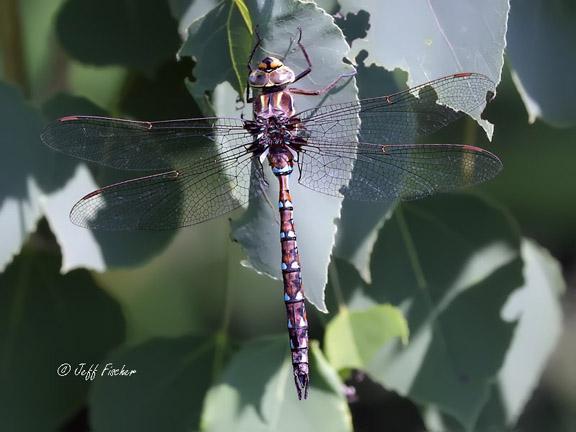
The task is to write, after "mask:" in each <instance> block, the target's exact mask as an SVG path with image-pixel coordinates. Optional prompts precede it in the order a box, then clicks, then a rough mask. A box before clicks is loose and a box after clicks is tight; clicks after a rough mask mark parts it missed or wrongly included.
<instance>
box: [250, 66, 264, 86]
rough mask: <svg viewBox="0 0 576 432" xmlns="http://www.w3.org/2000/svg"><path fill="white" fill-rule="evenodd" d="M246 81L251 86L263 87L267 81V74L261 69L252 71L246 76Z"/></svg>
mask: <svg viewBox="0 0 576 432" xmlns="http://www.w3.org/2000/svg"><path fill="white" fill-rule="evenodd" d="M248 82H249V83H250V85H251V86H252V87H264V86H265V85H266V84H267V83H268V74H267V73H266V72H262V71H259V70H257V71H254V72H252V73H251V74H250V76H249V77H248Z"/></svg>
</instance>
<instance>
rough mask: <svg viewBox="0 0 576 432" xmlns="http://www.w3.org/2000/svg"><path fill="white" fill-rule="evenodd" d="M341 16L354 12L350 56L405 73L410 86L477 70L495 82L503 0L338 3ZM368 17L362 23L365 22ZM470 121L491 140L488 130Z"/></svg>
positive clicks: (483, 122)
mask: <svg viewBox="0 0 576 432" xmlns="http://www.w3.org/2000/svg"><path fill="white" fill-rule="evenodd" d="M340 4H341V5H342V9H341V13H342V14H343V15H348V14H358V15H361V16H362V17H363V18H364V19H361V20H353V23H354V24H353V25H352V26H351V29H350V31H351V34H354V35H364V34H366V37H365V38H362V39H357V40H355V41H354V42H353V43H352V52H353V53H354V55H356V53H359V52H360V51H362V50H366V51H367V52H368V59H367V60H366V62H367V63H372V62H373V63H375V64H376V65H378V66H384V67H385V68H386V69H388V70H394V69H395V68H400V69H403V70H405V71H406V72H408V73H409V80H408V84H409V86H410V87H413V86H414V85H417V84H421V83H424V82H427V81H430V80H431V79H434V78H439V77H441V76H445V75H450V74H452V73H455V72H478V73H482V74H484V75H486V76H488V77H490V78H491V79H492V80H493V81H494V82H495V83H498V82H499V81H500V73H501V70H502V66H503V64H504V47H505V46H506V39H505V36H506V23H507V18H508V9H509V5H508V0H488V1H482V2H477V1H474V0H450V1H428V2H424V3H422V2H397V1H391V0H385V1H380V2H371V1H369V0H341V1H340ZM366 14H367V15H368V17H367V18H368V19H365V18H366ZM480 113H481V109H479V110H477V111H476V112H475V113H474V118H475V119H476V120H477V121H478V122H479V123H480V124H481V125H482V127H484V129H485V130H486V132H487V133H488V135H489V136H492V131H493V126H492V125H491V124H490V123H488V122H487V121H486V120H481V119H480Z"/></svg>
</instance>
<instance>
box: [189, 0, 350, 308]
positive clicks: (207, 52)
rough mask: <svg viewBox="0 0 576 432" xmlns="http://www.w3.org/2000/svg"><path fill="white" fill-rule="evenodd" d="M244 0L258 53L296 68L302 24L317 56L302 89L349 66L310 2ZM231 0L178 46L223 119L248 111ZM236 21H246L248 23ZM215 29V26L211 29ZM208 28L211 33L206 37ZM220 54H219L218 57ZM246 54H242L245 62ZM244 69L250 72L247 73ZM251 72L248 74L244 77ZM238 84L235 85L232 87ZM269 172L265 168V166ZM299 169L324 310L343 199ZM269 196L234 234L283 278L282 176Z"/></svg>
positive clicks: (310, 266) (346, 92)
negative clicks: (233, 47) (317, 187)
mask: <svg viewBox="0 0 576 432" xmlns="http://www.w3.org/2000/svg"><path fill="white" fill-rule="evenodd" d="M246 5H247V6H248V10H249V11H250V16H251V18H252V22H253V23H254V25H255V26H256V25H257V26H259V31H260V34H261V36H262V38H263V46H262V49H261V50H258V51H257V52H256V58H261V57H263V56H265V55H274V56H276V57H279V58H283V59H284V60H285V62H286V64H288V65H289V66H290V67H291V68H293V69H294V70H295V71H296V72H297V73H298V72H300V71H303V70H304V69H305V68H306V62H305V59H304V56H303V55H302V53H301V52H300V51H299V50H298V49H297V46H296V45H295V43H294V38H296V37H297V36H298V30H297V29H298V27H301V28H302V29H303V37H302V42H303V44H304V46H306V47H307V49H308V53H309V55H310V58H311V60H312V64H313V71H312V73H311V74H310V75H309V76H308V77H306V78H305V79H303V80H302V81H301V82H299V83H298V87H302V88H308V89H317V88H319V87H322V86H323V85H325V84H327V83H329V82H331V81H332V80H334V79H335V78H337V77H338V76H339V75H340V74H342V73H344V72H346V71H350V70H351V68H350V66H347V65H345V64H344V63H343V62H342V58H343V57H344V56H345V55H346V53H347V45H346V43H345V41H344V38H343V36H342V33H341V32H340V30H339V29H338V27H336V26H335V25H334V23H333V19H332V17H330V16H329V15H327V14H326V13H324V12H323V11H322V10H321V9H319V8H317V7H316V6H315V5H314V4H312V3H304V2H298V1H288V0H283V1H277V2H267V1H263V0H253V1H247V2H246ZM227 7H229V3H228V2H225V3H223V4H222V5H221V6H219V7H217V8H216V9H213V10H212V11H210V12H209V13H208V14H207V15H205V16H203V17H201V18H200V19H198V20H197V21H194V22H193V24H192V25H191V26H190V28H189V31H188V38H187V40H186V42H185V43H184V45H183V47H182V49H181V50H180V55H181V56H192V57H193V58H194V59H195V60H196V62H197V65H196V67H195V70H194V74H195V76H196V77H197V80H196V81H195V82H193V83H190V84H189V88H190V90H191V92H192V94H193V95H194V96H195V97H196V99H197V101H199V102H200V103H204V106H205V109H207V105H206V104H205V102H204V101H205V93H206V92H207V91H209V92H213V98H212V103H213V105H212V108H213V109H214V111H215V112H216V114H218V115H220V116H229V117H239V116H240V114H241V113H242V112H243V111H242V108H244V114H246V115H250V109H249V108H250V107H247V106H245V107H242V105H241V104H237V103H236V100H237V98H238V97H243V95H239V94H238V93H237V92H236V91H234V89H233V88H235V89H236V90H238V89H239V88H238V85H237V77H236V74H235V73H234V68H233V67H232V60H231V58H230V56H229V55H228V53H229V52H230V47H229V45H228V38H227V33H226V32H227V23H226V8H227ZM237 25H241V26H245V23H244V21H243V20H241V21H240V22H239V23H238V24H237ZM214 29H216V31H215V30H214ZM207 32H210V34H211V37H210V38H206V37H205V36H206V34H207ZM214 53H218V54H219V55H216V56H215V55H214ZM246 61H247V59H244V64H245V63H246ZM244 73H246V72H244ZM244 76H246V75H244ZM345 83H346V81H344V82H343V84H345ZM230 86H233V87H230ZM355 96H356V92H355V89H354V87H353V86H352V85H347V86H345V87H340V88H337V89H336V90H335V91H334V92H332V93H330V94H329V95H328V96H325V97H300V98H297V99H296V106H297V109H298V110H305V109H308V108H313V107H315V106H317V105H319V104H322V103H332V102H341V101H347V100H353V99H354V98H355ZM264 168H265V171H269V169H268V167H266V166H265V167H264ZM297 175H298V174H297V173H295V175H294V176H293V177H294V178H293V181H292V182H291V191H292V193H293V196H294V205H295V223H296V229H297V232H298V239H299V246H300V248H299V249H300V252H301V260H302V267H303V273H302V275H303V283H304V287H305V290H306V295H307V298H308V299H309V300H310V301H311V302H312V303H313V304H314V305H316V306H317V307H318V308H320V309H321V310H325V305H324V300H323V299H324V286H325V284H326V280H327V266H328V262H329V259H330V253H331V250H332V247H333V244H334V235H335V231H336V229H335V226H334V224H333V221H334V220H335V219H336V218H337V217H338V215H339V212H340V203H341V200H339V199H335V198H331V197H327V196H323V195H320V194H317V193H315V192H312V191H310V190H308V189H306V188H304V187H302V186H300V185H299V184H298V182H297ZM268 180H269V183H270V185H271V186H270V188H269V190H270V193H269V194H268V195H267V196H266V197H259V199H257V200H254V201H253V202H252V203H251V205H250V211H249V213H248V214H247V215H246V217H244V218H243V219H241V220H240V221H237V222H236V223H235V224H234V234H233V235H234V238H235V239H237V240H238V241H240V243H241V244H242V245H243V246H244V248H245V249H246V251H247V253H248V256H249V258H250V263H251V265H252V266H253V267H255V268H256V269H257V270H259V271H262V272H265V273H267V274H269V275H272V276H275V277H280V245H279V244H278V231H279V227H278V222H277V221H278V211H277V208H276V201H277V200H278V197H277V192H276V191H277V186H276V183H277V180H276V179H275V178H274V177H272V176H270V177H269V178H268Z"/></svg>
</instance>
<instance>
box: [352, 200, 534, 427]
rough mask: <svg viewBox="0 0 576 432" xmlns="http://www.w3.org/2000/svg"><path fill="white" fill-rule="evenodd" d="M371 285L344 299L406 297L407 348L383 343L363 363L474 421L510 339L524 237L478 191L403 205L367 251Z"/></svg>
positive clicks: (400, 387) (412, 394)
mask: <svg viewBox="0 0 576 432" xmlns="http://www.w3.org/2000/svg"><path fill="white" fill-rule="evenodd" d="M371 275H372V284H371V285H370V286H366V287H362V286H361V287H359V288H358V290H359V291H358V292H356V293H354V294H347V295H346V298H349V299H351V300H352V299H358V298H364V301H363V303H364V304H365V303H366V299H370V300H371V301H372V302H374V303H377V304H384V303H390V304H393V305H397V306H400V305H402V310H403V311H405V316H406V319H407V321H408V326H409V328H410V334H411V339H410V343H409V344H408V345H406V346H400V345H392V344H390V345H388V347H387V348H388V349H386V350H381V351H379V352H378V353H377V355H376V356H375V358H374V359H373V360H372V362H370V364H369V365H368V367H367V368H366V371H367V372H368V373H369V375H370V376H371V377H372V378H373V379H375V380H376V381H377V382H379V383H381V384H382V385H383V386H385V387H386V388H388V389H390V390H394V391H397V392H398V393H400V394H401V395H404V396H407V397H409V398H410V399H412V400H414V401H415V402H417V403H419V404H421V405H424V406H428V405H430V406H435V407H437V409H438V410H440V411H441V412H443V413H445V414H448V415H450V416H452V417H454V418H455V419H457V421H458V422H459V423H460V424H462V425H463V426H464V427H471V426H472V425H474V424H475V423H476V421H477V419H478V416H479V414H480V412H481V410H482V408H483V406H484V404H485V403H486V401H487V399H488V397H489V394H490V389H491V384H492V382H493V380H494V378H495V376H496V374H497V373H498V370H499V369H500V367H501V366H502V364H503V362H504V358H505V356H506V352H507V350H508V349H509V347H510V344H511V341H512V336H513V330H514V324H513V323H510V322H506V321H504V320H503V319H502V317H501V310H502V308H503V307H504V305H505V304H506V302H507V301H508V297H509V296H510V294H511V293H512V292H514V291H515V290H516V289H517V288H519V287H520V286H521V285H522V283H523V278H522V259H521V256H520V238H519V236H518V233H517V232H516V228H515V226H514V225H513V223H512V222H511V221H510V220H509V218H508V216H507V215H506V214H505V213H503V212H502V211H501V210H500V209H499V208H497V207H495V206H493V205H491V204H490V203H488V202H486V201H484V200H482V199H479V198H477V197H474V196H467V195H442V196H437V197H435V198H432V199H428V200H423V201H418V202H414V203H409V204H403V205H401V206H400V207H399V208H398V209H397V211H396V213H395V214H394V216H393V217H392V218H391V219H390V220H389V221H388V222H387V223H386V224H385V225H384V227H383V228H382V230H381V231H380V235H379V238H378V240H377V242H376V244H375V247H374V252H373V254H372V259H371Z"/></svg>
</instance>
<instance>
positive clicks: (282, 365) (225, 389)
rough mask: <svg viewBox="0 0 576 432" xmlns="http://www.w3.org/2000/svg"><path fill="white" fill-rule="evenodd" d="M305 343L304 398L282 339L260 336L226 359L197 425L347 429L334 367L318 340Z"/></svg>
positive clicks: (238, 431)
mask: <svg viewBox="0 0 576 432" xmlns="http://www.w3.org/2000/svg"><path fill="white" fill-rule="evenodd" d="M310 348H311V385H312V388H311V389H310V394H309V397H308V400H306V401H299V400H298V398H297V396H296V390H295V388H294V380H293V374H292V366H291V364H290V361H289V359H290V351H289V350H288V341H287V338H286V337H285V336H282V337H274V338H268V339H260V340H258V341H255V342H253V343H250V344H247V345H245V346H244V347H243V348H242V350H241V351H240V352H238V353H237V354H236V355H235V356H234V357H233V358H232V359H231V361H230V363H229V364H228V367H227V368H226V369H225V371H224V374H223V376H222V380H221V383H220V384H218V385H216V386H215V387H214V388H212V389H211V390H210V392H209V393H208V396H207V397H206V401H205V404H204V412H203V415H202V430H204V431H207V432H215V431H226V432H228V431H232V430H233V431H235V432H244V431H246V432H248V431H250V432H252V431H256V430H257V431H262V432H264V431H270V432H284V431H285V432H290V431H294V430H298V431H301V432H313V431H319V430H326V431H331V432H339V431H352V424H351V417H350V412H349V410H348V405H347V403H346V400H345V398H344V396H343V391H342V389H343V387H342V385H341V383H340V381H339V379H338V376H337V374H336V372H335V371H334V369H332V368H331V367H330V365H329V364H328V363H327V362H326V360H325V359H323V357H322V354H321V352H320V349H319V348H318V344H316V343H312V344H311V346H310ZM295 413H297V415H295Z"/></svg>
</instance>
